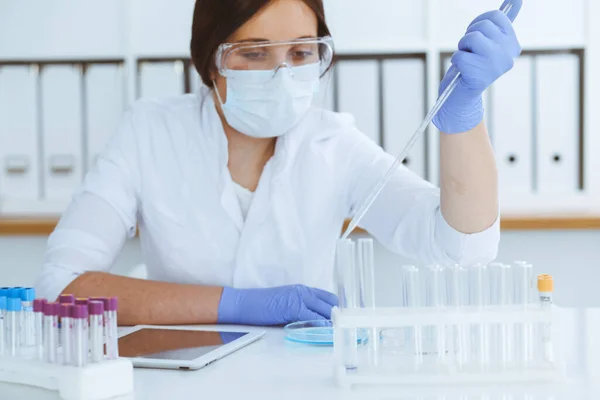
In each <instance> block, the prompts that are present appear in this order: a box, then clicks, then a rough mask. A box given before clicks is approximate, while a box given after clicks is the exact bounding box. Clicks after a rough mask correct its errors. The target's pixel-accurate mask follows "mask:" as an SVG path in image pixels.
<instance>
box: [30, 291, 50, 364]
mask: <svg viewBox="0 0 600 400" xmlns="http://www.w3.org/2000/svg"><path fill="white" fill-rule="evenodd" d="M46 303H47V301H46V299H35V300H34V301H33V321H34V322H33V330H34V336H35V356H36V359H38V360H39V361H43V360H44V324H43V319H44V304H46Z"/></svg>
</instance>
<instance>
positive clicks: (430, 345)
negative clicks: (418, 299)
mask: <svg viewBox="0 0 600 400" xmlns="http://www.w3.org/2000/svg"><path fill="white" fill-rule="evenodd" d="M424 277H425V306H426V307H431V308H436V309H441V308H442V307H444V306H445V302H446V301H445V299H446V293H445V292H446V285H445V282H444V280H445V275H444V269H443V268H442V267H440V266H438V265H432V266H428V267H426V268H425V270H424ZM424 339H425V341H424V344H423V347H424V349H423V350H424V353H425V354H431V355H435V356H436V362H437V363H438V364H440V365H442V364H444V363H445V362H446V327H445V326H444V325H443V324H438V325H435V326H428V327H425V328H424Z"/></svg>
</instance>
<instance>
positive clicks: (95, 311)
mask: <svg viewBox="0 0 600 400" xmlns="http://www.w3.org/2000/svg"><path fill="white" fill-rule="evenodd" d="M88 310H89V312H90V315H102V314H104V303H103V302H101V301H90V302H89V304H88Z"/></svg>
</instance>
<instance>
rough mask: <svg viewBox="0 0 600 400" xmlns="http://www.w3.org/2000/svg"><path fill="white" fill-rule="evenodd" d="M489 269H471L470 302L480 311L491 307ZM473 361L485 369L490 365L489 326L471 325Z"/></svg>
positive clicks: (480, 267) (481, 324) (481, 267)
mask: <svg viewBox="0 0 600 400" xmlns="http://www.w3.org/2000/svg"><path fill="white" fill-rule="evenodd" d="M488 279H489V278H488V268H487V266H486V265H482V264H478V265H474V266H472V267H470V268H469V301H470V304H471V306H472V307H477V308H480V309H483V308H485V307H486V306H488V305H489V297H488V296H489V293H488V287H489V284H488ZM470 340H471V360H472V362H473V363H474V364H475V365H478V366H479V367H481V368H483V369H485V368H488V367H489V364H490V348H489V326H488V324H483V323H480V324H473V325H471V339H470Z"/></svg>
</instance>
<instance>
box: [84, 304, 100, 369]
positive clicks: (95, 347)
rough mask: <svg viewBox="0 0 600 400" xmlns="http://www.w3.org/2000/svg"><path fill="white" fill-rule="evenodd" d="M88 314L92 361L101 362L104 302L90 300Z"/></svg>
mask: <svg viewBox="0 0 600 400" xmlns="http://www.w3.org/2000/svg"><path fill="white" fill-rule="evenodd" d="M88 310H89V314H90V353H91V361H92V362H93V363H98V362H102V360H103V359H104V337H103V334H104V328H103V324H104V323H103V320H104V303H102V302H100V301H90V302H89V305H88Z"/></svg>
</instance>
